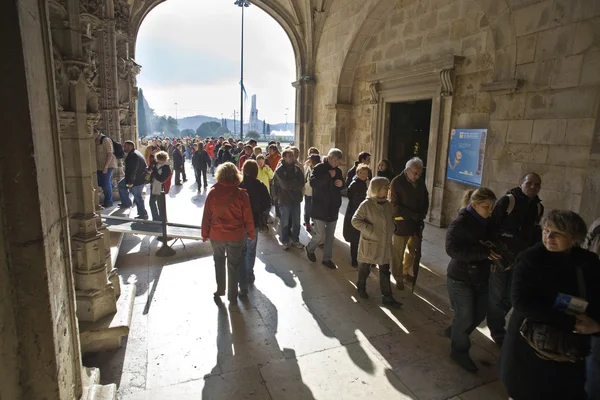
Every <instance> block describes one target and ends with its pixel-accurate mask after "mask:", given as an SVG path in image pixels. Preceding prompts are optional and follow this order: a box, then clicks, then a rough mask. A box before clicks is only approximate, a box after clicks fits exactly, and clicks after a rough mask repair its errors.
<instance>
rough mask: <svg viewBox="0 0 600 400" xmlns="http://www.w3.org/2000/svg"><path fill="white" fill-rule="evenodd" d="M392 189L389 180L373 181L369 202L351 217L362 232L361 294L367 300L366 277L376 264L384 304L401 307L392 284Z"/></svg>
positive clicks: (370, 185)
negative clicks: (389, 197) (390, 197)
mask: <svg viewBox="0 0 600 400" xmlns="http://www.w3.org/2000/svg"><path fill="white" fill-rule="evenodd" d="M389 189H390V181H389V180H388V179H387V178H383V177H375V178H373V180H371V183H370V184H369V190H368V192H367V199H366V200H365V201H363V202H362V203H361V204H360V206H358V209H357V210H356V213H354V216H353V217H352V225H353V226H354V227H355V228H356V229H358V230H359V231H360V241H359V244H358V263H359V264H358V282H357V283H356V286H357V289H358V295H359V296H360V297H362V298H363V299H367V298H368V297H369V295H368V294H367V278H368V277H369V273H370V272H371V264H377V265H378V266H379V284H380V287H381V294H382V295H383V304H384V305H385V306H388V307H394V308H398V307H400V306H402V303H401V302H399V301H398V300H396V299H394V297H393V295H392V287H391V284H390V275H391V273H390V262H391V260H392V236H393V234H394V217H393V212H392V204H391V203H390V202H389V201H388V199H387V197H388V191H389Z"/></svg>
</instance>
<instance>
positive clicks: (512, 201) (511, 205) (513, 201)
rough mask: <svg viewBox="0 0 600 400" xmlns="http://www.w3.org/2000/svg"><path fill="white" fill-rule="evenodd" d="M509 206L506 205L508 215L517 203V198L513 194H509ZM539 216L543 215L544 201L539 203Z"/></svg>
mask: <svg viewBox="0 0 600 400" xmlns="http://www.w3.org/2000/svg"><path fill="white" fill-rule="evenodd" d="M507 196H508V207H506V215H510V213H511V212H513V210H514V209H515V205H516V204H517V199H515V196H513V195H512V194H510V193H509V194H508V195H507ZM537 210H538V217H541V216H542V203H537Z"/></svg>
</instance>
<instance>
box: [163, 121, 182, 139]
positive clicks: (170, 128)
mask: <svg viewBox="0 0 600 400" xmlns="http://www.w3.org/2000/svg"><path fill="white" fill-rule="evenodd" d="M165 130H166V131H167V133H168V134H169V135H170V136H179V128H177V120H176V119H175V118H173V117H168V118H167V125H166V127H165Z"/></svg>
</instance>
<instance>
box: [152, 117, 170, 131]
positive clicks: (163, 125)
mask: <svg viewBox="0 0 600 400" xmlns="http://www.w3.org/2000/svg"><path fill="white" fill-rule="evenodd" d="M153 125H154V129H156V131H157V132H160V133H161V134H162V133H164V132H165V131H166V130H167V117H165V116H164V115H163V116H162V117H159V116H155V117H154V123H153Z"/></svg>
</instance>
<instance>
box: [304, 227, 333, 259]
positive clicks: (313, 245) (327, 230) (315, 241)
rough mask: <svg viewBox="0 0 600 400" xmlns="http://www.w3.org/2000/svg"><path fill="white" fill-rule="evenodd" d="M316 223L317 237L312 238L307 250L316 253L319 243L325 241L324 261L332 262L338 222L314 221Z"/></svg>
mask: <svg viewBox="0 0 600 400" xmlns="http://www.w3.org/2000/svg"><path fill="white" fill-rule="evenodd" d="M313 221H314V223H315V235H314V236H313V237H312V239H311V240H310V242H309V243H308V245H307V246H306V249H307V250H308V252H310V253H314V252H315V250H316V249H317V246H319V243H321V242H323V240H325V246H324V248H323V261H331V257H332V256H333V240H334V239H335V226H336V225H337V221H331V222H325V221H321V220H318V219H313Z"/></svg>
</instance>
